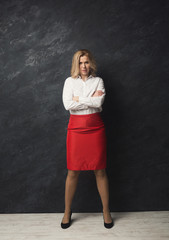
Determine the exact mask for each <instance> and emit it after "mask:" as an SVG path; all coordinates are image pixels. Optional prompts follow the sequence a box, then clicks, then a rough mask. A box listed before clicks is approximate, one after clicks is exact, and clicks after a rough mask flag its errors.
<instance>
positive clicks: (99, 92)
mask: <svg viewBox="0 0 169 240" xmlns="http://www.w3.org/2000/svg"><path fill="white" fill-rule="evenodd" d="M103 94H104V92H102V90H96V91H95V92H94V93H93V95H92V97H98V96H102V95H103Z"/></svg>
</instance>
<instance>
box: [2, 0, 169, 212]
mask: <svg viewBox="0 0 169 240" xmlns="http://www.w3.org/2000/svg"><path fill="white" fill-rule="evenodd" d="M0 11H1V14H0V34H1V36H0V69H1V70H0V167H1V170H0V171H1V172H0V181H1V182H0V212H1V213H21V212H63V210H64V190H65V189H64V188H65V179H66V174H67V168H66V131H67V124H68V119H69V111H66V110H65V109H64V107H63V103H62V89H63V84H64V81H65V79H66V78H67V77H69V76H70V68H71V61H72V56H73V54H74V52H75V51H77V50H78V49H80V48H87V49H89V50H91V52H92V53H93V55H94V56H95V58H96V62H97V64H98V74H97V75H98V76H100V77H102V78H103V80H104V83H105V88H106V92H107V95H106V98H105V102H104V104H103V111H102V117H103V120H104V122H105V126H106V134H107V140H108V145H107V155H108V158H107V174H108V177H109V187H110V210H111V211H144V210H146V211H149V210H169V162H168V161H169V124H168V123H169V79H168V76H169V75H168V73H169V70H168V68H169V67H168V66H169V54H168V52H169V17H168V16H169V2H168V1H157V0H152V1H148V0H142V1H139V0H132V1H126V0H112V1H108V0H106V1H105V0H99V1H96V0H95V1H93V0H90V1H89V0H86V1H78V0H75V1H74V0H73V1H66V0H56V1H54V0H53V1H52V0H48V1H32V0H30V1H28V0H25V1H24V0H12V1H0ZM72 208H73V210H74V211H75V212H85V211H87V212H90V211H91V212H92V211H93V212H97V211H101V210H102V205H101V199H100V197H99V193H98V191H97V187H96V181H95V176H94V173H93V171H82V172H81V174H80V177H79V183H78V187H77V191H76V194H75V198H74V200H73V204H72Z"/></svg>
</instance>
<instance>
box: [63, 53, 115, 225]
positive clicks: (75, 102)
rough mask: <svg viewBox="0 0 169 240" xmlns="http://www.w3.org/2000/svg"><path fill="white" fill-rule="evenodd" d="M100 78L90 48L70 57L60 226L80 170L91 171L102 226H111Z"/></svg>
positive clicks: (67, 218)
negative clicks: (101, 206) (63, 191)
mask: <svg viewBox="0 0 169 240" xmlns="http://www.w3.org/2000/svg"><path fill="white" fill-rule="evenodd" d="M105 94H106V93H105V88H104V83H103V80H102V78H100V77H96V63H95V60H94V58H93V56H92V54H91V52H90V51H88V50H86V49H81V50H79V51H77V52H76V53H75V54H74V56H73V59H72V67H71V77H68V78H67V79H66V80H65V83H64V87H63V94H62V99H63V104H64V107H65V109H66V110H69V112H70V118H69V123H68V128H67V142H66V143H67V169H68V174H67V178H66V183H65V212H64V217H63V219H62V222H61V227H62V228H68V227H69V226H70V222H71V215H72V210H71V203H72V200H73V197H74V194H75V191H76V187H77V183H78V177H79V174H80V171H84V170H94V173H95V176H96V183H97V188H98V192H99V194H100V197H101V201H102V205H103V218H104V226H105V227H106V228H111V227H112V226H113V219H112V218H111V215H110V211H109V186H108V178H107V174H106V169H105V168H106V134H105V126H104V123H103V121H102V119H101V115H100V112H101V111H102V104H103V102H104V98H105Z"/></svg>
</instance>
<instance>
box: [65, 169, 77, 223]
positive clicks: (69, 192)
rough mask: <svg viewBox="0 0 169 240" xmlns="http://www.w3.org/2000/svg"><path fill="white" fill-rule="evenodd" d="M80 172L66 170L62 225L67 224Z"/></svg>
mask: <svg viewBox="0 0 169 240" xmlns="http://www.w3.org/2000/svg"><path fill="white" fill-rule="evenodd" d="M79 174H80V171H73V170H69V169H68V174H67V177H66V183H65V213H64V217H63V219H62V223H67V222H69V216H70V211H71V204H72V200H73V197H74V194H75V191H76V187H77V183H78V178H79Z"/></svg>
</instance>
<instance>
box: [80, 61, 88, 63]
mask: <svg viewBox="0 0 169 240" xmlns="http://www.w3.org/2000/svg"><path fill="white" fill-rule="evenodd" d="M85 62H89V61H85ZM79 63H81V62H79Z"/></svg>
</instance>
